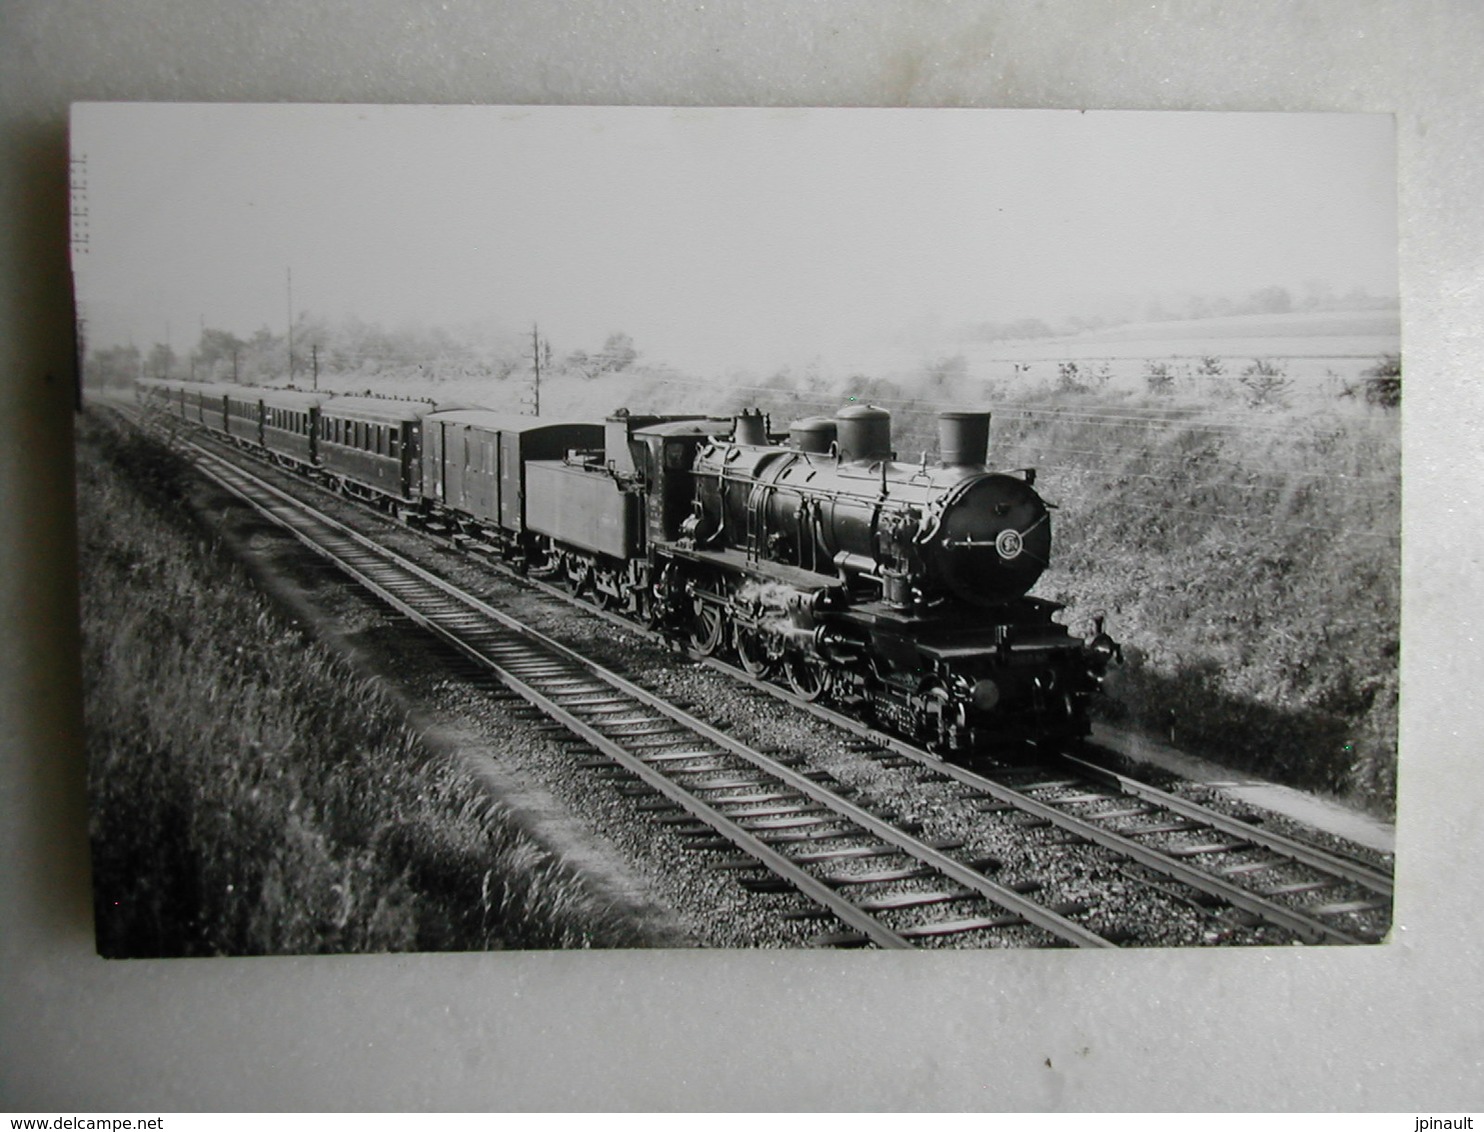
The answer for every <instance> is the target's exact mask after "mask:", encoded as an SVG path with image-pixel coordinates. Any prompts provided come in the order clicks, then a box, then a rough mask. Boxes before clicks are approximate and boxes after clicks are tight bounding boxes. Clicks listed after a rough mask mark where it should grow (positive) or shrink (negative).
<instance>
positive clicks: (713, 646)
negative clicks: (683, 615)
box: [690, 597, 726, 656]
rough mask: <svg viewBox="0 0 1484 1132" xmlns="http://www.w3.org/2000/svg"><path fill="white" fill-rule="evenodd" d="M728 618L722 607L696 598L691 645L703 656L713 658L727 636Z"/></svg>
mask: <svg viewBox="0 0 1484 1132" xmlns="http://www.w3.org/2000/svg"><path fill="white" fill-rule="evenodd" d="M725 629H726V617H725V615H724V614H723V613H722V610H721V607H720V606H718V605H713V604H712V603H711V602H709V601H706V600H704V599H703V598H701V597H697V598H695V619H694V620H693V621H692V622H691V629H690V643H691V644H692V645H693V646H694V647H695V650H696V651H697V652H698V653H700V654H701V655H702V656H712V655H713V654H714V653H715V652H716V650H717V649H719V648H720V647H721V642H722V639H723V638H724V637H725V636H726V633H725V632H724V630H725Z"/></svg>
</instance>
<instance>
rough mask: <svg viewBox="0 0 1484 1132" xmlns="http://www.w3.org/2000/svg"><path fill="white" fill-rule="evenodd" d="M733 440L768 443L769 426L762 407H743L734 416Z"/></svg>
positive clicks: (737, 441) (745, 442) (743, 442)
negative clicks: (765, 420) (764, 418)
mask: <svg viewBox="0 0 1484 1132" xmlns="http://www.w3.org/2000/svg"><path fill="white" fill-rule="evenodd" d="M732 442H733V443H734V444H767V443H768V426H767V424H766V423H765V422H764V420H763V414H762V410H761V409H743V410H742V411H741V412H740V413H738V414H737V415H736V417H735V418H733V424H732Z"/></svg>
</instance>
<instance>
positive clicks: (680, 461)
mask: <svg viewBox="0 0 1484 1132" xmlns="http://www.w3.org/2000/svg"><path fill="white" fill-rule="evenodd" d="M665 467H667V468H683V467H685V445H683V444H667V445H665Z"/></svg>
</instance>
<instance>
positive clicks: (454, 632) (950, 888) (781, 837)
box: [192, 444, 1391, 947]
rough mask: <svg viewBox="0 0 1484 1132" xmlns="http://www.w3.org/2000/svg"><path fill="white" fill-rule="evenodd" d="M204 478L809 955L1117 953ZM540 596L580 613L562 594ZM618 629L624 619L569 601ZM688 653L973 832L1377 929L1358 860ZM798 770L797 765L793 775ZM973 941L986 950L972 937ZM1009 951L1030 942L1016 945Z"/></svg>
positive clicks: (797, 780) (366, 551) (1170, 884)
mask: <svg viewBox="0 0 1484 1132" xmlns="http://www.w3.org/2000/svg"><path fill="white" fill-rule="evenodd" d="M192 447H193V448H194V449H195V451H196V453H197V454H198V463H200V464H202V465H203V470H204V471H206V472H207V473H208V474H209V475H211V476H212V477H213V478H215V479H216V480H217V481H218V482H219V483H222V484H223V486H226V487H228V488H229V489H230V490H232V491H234V492H235V493H236V494H238V495H240V496H242V497H243V498H244V499H246V500H247V501H248V502H249V503H251V504H252V506H254V507H255V508H257V509H258V510H259V511H260V512H262V513H263V514H264V515H266V516H268V517H269V518H271V519H273V520H274V521H275V522H277V523H279V524H280V525H282V526H284V527H285V528H286V529H288V530H290V531H292V532H293V533H294V535H295V536H296V537H297V538H299V539H300V541H302V542H304V543H305V544H306V545H308V546H310V547H312V548H313V549H314V550H315V551H316V552H317V553H319V554H320V555H322V556H324V557H325V558H327V559H329V560H330V561H332V562H334V563H335V564H336V565H337V566H338V567H339V568H340V569H342V570H344V571H345V572H346V573H347V574H349V575H350V576H352V577H354V578H355V579H356V580H357V581H359V582H360V583H361V584H362V585H363V586H364V587H365V588H367V589H368V590H370V591H371V592H372V593H375V594H376V595H377V596H378V597H380V598H381V599H382V600H383V601H385V602H386V603H387V604H389V605H390V606H391V607H392V608H394V609H396V610H397V611H398V612H399V613H401V614H403V615H404V616H406V617H407V618H409V619H410V620H412V621H413V622H415V623H417V624H419V625H421V626H422V627H424V628H425V629H427V630H429V631H430V632H432V633H433V634H434V635H436V636H437V637H439V638H440V639H442V640H443V641H445V642H446V643H447V644H449V645H451V646H453V647H454V648H455V649H457V650H458V651H459V652H461V653H462V654H464V655H465V656H467V657H469V658H470V659H471V660H473V661H475V662H476V663H478V664H480V665H483V666H485V667H487V668H488V669H490V670H491V671H493V672H494V673H495V674H496V676H497V677H498V678H499V680H500V681H501V682H502V683H503V684H504V685H505V687H506V688H507V689H508V690H509V693H510V694H511V695H514V696H518V697H520V698H521V699H523V700H525V701H526V702H528V703H529V704H531V705H532V706H533V708H535V709H536V710H538V711H540V712H542V713H544V714H545V715H547V716H549V717H550V718H552V719H553V720H556V721H557V722H559V723H560V724H561V725H562V726H563V727H564V728H566V730H567V731H569V732H570V733H571V734H572V735H573V736H575V737H576V738H577V739H578V740H580V742H581V743H582V744H583V745H584V747H585V748H586V754H585V755H584V756H583V757H582V758H580V759H579V760H578V762H579V765H581V766H582V767H584V769H586V770H588V771H590V772H592V773H595V774H608V775H616V776H619V777H620V778H621V779H622V781H621V782H620V783H619V786H620V787H621V788H622V789H624V791H625V792H629V793H634V794H637V795H639V796H640V801H639V805H640V807H641V809H642V810H643V811H645V812H646V813H648V814H649V815H650V817H651V820H654V821H657V822H661V823H664V824H666V825H669V826H670V827H671V828H672V830H673V831H674V832H676V833H677V834H679V835H680V836H682V837H684V838H686V839H687V841H688V842H689V844H690V845H691V846H692V847H694V848H698V849H702V850H708V851H711V852H713V853H716V854H723V853H729V854H732V855H731V856H726V857H718V859H716V860H715V861H714V865H715V867H717V868H722V869H727V870H732V871H735V872H736V873H737V875H738V877H739V879H740V880H741V881H742V883H743V884H744V885H745V886H746V887H748V888H751V889H753V890H754V891H758V892H779V891H787V892H794V893H798V894H800V895H801V896H803V897H804V898H806V899H807V901H808V906H807V907H804V908H799V907H792V908H786V909H785V910H784V911H783V914H784V915H785V916H788V917H791V918H799V919H803V918H810V917H820V918H830V919H832V920H833V922H834V927H833V928H832V929H829V930H825V931H823V932H821V933H820V934H819V935H818V936H817V937H816V938H815V942H817V943H820V944H826V945H834V946H855V945H875V946H880V947H911V946H919V945H921V944H922V943H923V942H924V941H930V940H937V939H943V938H947V937H952V936H966V935H972V934H973V933H987V935H988V936H993V935H994V934H995V933H997V932H1004V931H1014V930H1019V931H1021V932H1022V933H1028V936H1029V938H1028V939H1026V941H1025V943H1029V944H1032V945H1034V944H1036V943H1039V944H1041V945H1046V946H1054V945H1068V944H1071V945H1076V946H1084V947H1106V946H1114V945H1115V943H1116V941H1115V940H1113V939H1109V938H1106V937H1104V936H1100V935H1099V934H1098V933H1097V932H1095V931H1093V930H1092V929H1090V928H1089V927H1087V926H1086V925H1085V923H1083V922H1080V921H1084V920H1086V919H1088V918H1089V912H1090V911H1092V910H1091V909H1090V908H1088V907H1087V906H1085V905H1067V904H1063V905H1060V906H1048V905H1046V904H1043V903H1039V902H1037V901H1035V900H1033V899H1031V897H1030V895H1029V894H1028V893H1027V892H1026V891H1024V890H1023V889H1024V886H1008V885H1003V884H999V883H997V882H996V881H994V880H993V879H991V878H990V877H989V876H987V875H986V873H985V872H984V871H982V870H981V869H980V868H978V867H976V866H975V865H974V864H973V863H966V862H964V861H960V860H958V859H956V858H955V857H953V856H952V855H951V851H952V849H953V848H955V846H953V845H951V844H934V843H932V842H930V841H927V840H923V839H922V838H920V837H918V836H916V835H915V834H914V833H913V832H911V831H910V830H909V829H906V828H903V827H902V826H901V825H900V824H894V823H893V822H892V821H891V820H890V819H889V818H888V817H884V816H882V815H880V814H877V813H874V812H872V811H871V810H869V809H868V808H866V807H864V806H861V805H858V804H857V803H856V802H854V801H852V800H851V799H850V798H849V797H848V796H847V795H848V793H849V792H848V790H845V789H842V788H841V786H840V784H839V783H838V782H836V783H830V782H827V781H821V779H820V776H818V775H817V774H811V773H810V772H804V771H800V770H799V769H797V763H796V761H795V760H793V759H790V758H787V757H774V756H772V755H769V754H767V753H765V752H763V751H760V750H757V749H755V748H752V747H748V746H747V745H745V744H743V743H740V742H739V741H737V740H736V739H735V738H734V737H731V736H728V735H726V734H724V733H723V732H721V731H719V730H717V729H716V728H714V727H712V726H710V725H708V724H706V723H705V722H704V721H702V720H700V719H698V718H696V717H694V716H692V715H690V714H689V713H687V712H685V711H682V710H680V709H679V708H676V707H674V706H672V705H669V704H667V703H665V702H663V701H662V700H661V699H660V698H659V697H656V696H654V695H653V694H652V693H650V692H648V691H646V690H644V689H643V688H641V687H639V686H638V685H636V684H634V683H633V682H632V681H629V680H627V679H625V678H623V677H621V676H619V675H617V674H615V673H612V672H610V671H608V670H605V669H603V668H602V667H601V666H599V665H597V664H594V663H593V662H592V661H590V660H588V659H586V658H584V657H582V656H580V655H578V654H576V653H574V652H572V650H570V649H568V648H566V647H565V646H563V645H561V644H560V643H559V642H556V641H554V640H552V639H550V638H548V637H544V636H542V635H540V634H538V633H535V632H534V631H532V630H530V629H528V628H527V627H525V626H522V625H520V624H519V623H518V622H516V621H514V619H512V618H510V617H508V616H507V615H505V614H504V613H502V612H500V611H499V610H495V609H493V608H491V607H490V606H488V605H486V604H484V603H482V602H480V601H478V600H477V599H475V598H472V597H470V596H468V595H465V594H463V593H461V592H460V591H459V590H457V589H456V588H455V587H453V586H451V585H449V584H448V583H446V582H444V581H442V580H441V579H439V578H437V577H436V576H434V575H432V574H431V573H429V572H427V571H425V570H423V569H422V568H421V567H418V566H417V565H416V564H414V563H412V562H410V561H409V560H407V559H405V558H403V557H402V556H400V555H397V554H395V553H394V552H392V551H389V550H386V549H385V548H382V547H380V546H378V545H377V544H376V543H374V542H373V541H372V540H370V539H368V538H366V537H365V536H362V535H360V534H358V533H356V532H354V531H352V530H350V529H349V528H348V527H346V526H344V525H343V524H341V523H339V522H338V521H336V520H335V519H333V518H331V517H330V516H328V515H325V514H323V513H322V512H319V511H318V510H316V509H314V508H312V507H311V506H310V505H308V504H305V503H304V502H302V501H301V500H298V499H296V498H294V497H293V496H291V495H289V494H288V493H286V492H283V491H281V490H279V489H278V488H275V487H273V486H272V485H271V484H269V483H267V481H265V480H263V479H261V478H260V477H258V476H255V475H252V474H251V473H248V472H246V471H244V470H243V469H241V468H240V467H238V466H237V465H236V464H235V463H231V462H229V461H227V460H225V459H223V458H222V457H221V456H219V455H217V454H215V453H213V452H210V451H208V450H207V449H205V448H203V447H201V446H199V445H194V444H193V445H192ZM534 584H535V585H537V587H538V588H539V589H542V590H544V591H547V592H550V593H553V594H556V595H558V596H561V597H563V598H564V599H566V600H571V601H576V599H575V598H573V597H572V596H571V595H570V594H568V593H567V592H566V591H565V590H563V589H561V588H560V587H556V586H551V585H548V584H545V583H540V582H535V583H534ZM578 604H580V605H581V606H582V607H583V608H584V609H585V610H588V611H590V612H592V613H595V614H596V615H598V616H603V617H607V618H610V619H611V620H613V621H614V622H615V623H617V624H620V625H622V626H624V627H625V629H627V630H629V631H632V630H633V629H634V626H633V624H632V623H631V622H629V621H627V620H625V619H623V618H621V617H618V616H616V615H614V614H609V613H605V612H603V611H601V610H597V609H594V608H593V606H591V605H590V604H588V603H586V602H578ZM697 659H700V660H703V661H704V663H706V664H708V665H710V666H712V667H715V668H720V669H723V670H725V671H726V672H727V673H728V675H729V676H731V677H733V678H735V679H738V680H741V681H743V682H745V683H747V684H750V685H752V686H754V687H755V688H757V689H760V690H762V691H765V692H767V693H768V694H770V695H774V696H777V697H779V698H780V699H783V700H786V701H788V702H790V703H792V704H793V705H795V706H796V707H799V708H802V709H804V710H807V711H809V712H811V713H813V714H814V715H816V716H817V717H819V718H821V719H823V720H826V721H827V722H829V723H830V724H832V725H833V726H836V727H839V728H842V729H844V730H847V731H850V732H853V733H854V734H855V735H856V736H857V737H858V739H859V740H860V741H861V742H860V744H859V746H858V750H859V751H860V752H861V754H862V756H863V757H866V758H875V759H878V760H896V761H895V762H893V764H892V765H897V766H911V767H912V768H913V772H914V773H915V774H916V775H918V776H919V778H920V779H921V781H922V782H923V783H924V784H926V783H928V782H934V783H936V784H939V785H941V784H943V783H949V784H951V787H952V789H953V790H954V791H955V792H956V794H957V797H958V798H959V800H960V801H962V802H964V803H966V804H968V805H970V806H972V807H973V808H975V809H977V810H978V811H980V812H981V813H983V814H984V815H985V819H986V820H1002V821H1017V822H1021V823H1025V824H1027V826H1028V828H1046V827H1049V828H1054V829H1056V830H1058V831H1060V832H1061V833H1062V834H1063V835H1065V837H1066V838H1068V839H1070V840H1071V841H1073V842H1076V843H1080V844H1092V845H1097V846H1100V847H1101V848H1102V849H1103V850H1105V851H1106V852H1107V853H1109V854H1111V855H1112V857H1113V858H1114V859H1115V860H1116V861H1117V862H1118V867H1119V869H1120V870H1121V871H1122V872H1123V874H1124V875H1126V876H1127V877H1128V878H1129V879H1131V880H1133V881H1135V882H1137V883H1139V884H1142V885H1145V886H1148V887H1151V888H1154V889H1157V890H1160V891H1163V892H1165V893H1166V894H1167V895H1170V896H1171V897H1173V898H1175V899H1180V900H1184V901H1186V902H1188V903H1191V904H1193V905H1195V906H1196V907H1198V908H1200V909H1201V910H1203V911H1205V912H1207V913H1209V914H1211V915H1213V916H1221V915H1226V914H1228V913H1229V911H1230V910H1231V909H1236V910H1238V911H1239V913H1240V914H1241V915H1242V916H1243V917H1245V919H1246V922H1247V923H1249V924H1257V923H1262V924H1271V925H1276V926H1278V927H1280V928H1283V929H1285V930H1287V931H1289V932H1292V933H1293V934H1294V936H1295V937H1296V938H1298V939H1300V940H1302V941H1304V942H1309V943H1337V944H1359V943H1368V942H1375V941H1376V940H1377V939H1379V938H1380V937H1381V935H1383V934H1384V931H1385V926H1384V925H1385V923H1387V922H1389V915H1382V914H1381V913H1383V912H1387V913H1389V905H1390V900H1391V880H1390V877H1389V876H1387V875H1386V874H1385V873H1383V872H1381V871H1380V870H1377V869H1375V868H1372V867H1371V866H1369V865H1366V864H1364V863H1363V862H1359V861H1354V860H1351V859H1348V858H1345V857H1343V856H1340V855H1338V854H1334V853H1330V852H1327V851H1325V850H1321V849H1318V848H1317V847H1314V846H1311V845H1308V844H1306V843H1303V842H1300V841H1296V840H1294V839H1292V838H1288V837H1284V836H1282V835H1279V834H1276V833H1273V832H1271V831H1267V830H1263V829H1259V828H1257V827H1256V826H1254V825H1253V824H1251V823H1248V822H1242V821H1240V820H1238V819H1235V818H1231V817H1228V816H1226V815H1223V814H1221V813H1219V812H1217V811H1215V810H1212V809H1210V808H1209V807H1205V806H1200V805H1198V804H1196V803H1193V802H1190V801H1188V800H1186V799H1182V798H1179V797H1177V796H1175V795H1173V794H1169V793H1167V792H1164V791H1160V790H1158V789H1156V788H1154V787H1152V786H1149V785H1147V784H1144V783H1141V782H1138V781H1136V780H1134V779H1132V778H1129V777H1128V776H1125V775H1120V774H1117V773H1115V772H1112V771H1109V770H1107V769H1105V768H1103V767H1100V766H1097V765H1095V764H1094V763H1092V762H1089V761H1087V760H1085V759H1082V758H1079V757H1077V756H1076V755H1072V754H1065V753H1059V754H1054V755H1052V756H1049V757H1043V758H1040V759H1038V760H1037V762H1036V763H1035V764H1034V765H1031V766H1026V767H1020V768H1003V767H1002V768H996V769H994V770H989V771H977V770H971V769H969V768H966V767H962V766H958V765H955V764H950V763H944V762H942V761H941V760H940V759H938V758H937V757H936V756H934V755H931V754H930V753H928V752H927V751H925V750H923V749H921V748H919V747H916V746H915V745H913V744H911V743H907V742H905V741H903V740H900V739H896V738H893V737H890V736H886V735H882V734H880V733H877V732H874V731H872V730H871V729H870V728H868V727H866V726H865V725H863V724H861V723H859V722H858V721H856V720H854V719H852V718H850V717H848V716H844V715H842V714H840V713H839V712H836V711H834V710H833V709H831V708H829V707H828V706H827V705H824V704H821V703H818V702H808V701H804V700H803V699H801V698H800V697H798V696H795V695H793V694H792V693H790V692H788V691H786V690H784V689H782V688H780V687H778V686H777V685H774V684H772V683H770V682H768V681H763V680H758V679H756V678H755V677H753V676H751V675H749V674H747V673H746V672H745V671H743V670H742V669H740V668H737V667H733V666H731V665H729V664H726V663H725V662H724V661H722V660H720V659H718V658H716V657H707V658H700V657H698V658H697ZM791 764H793V765H791ZM976 938H983V937H976ZM1022 945H1025V944H1024V943H1023V944H1022Z"/></svg>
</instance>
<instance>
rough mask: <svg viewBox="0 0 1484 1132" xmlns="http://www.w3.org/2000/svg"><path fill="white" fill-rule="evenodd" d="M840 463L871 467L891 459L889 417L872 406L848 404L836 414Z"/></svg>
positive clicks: (888, 414)
mask: <svg viewBox="0 0 1484 1132" xmlns="http://www.w3.org/2000/svg"><path fill="white" fill-rule="evenodd" d="M835 425H836V429H837V432H838V435H839V448H838V451H839V453H840V460H841V461H842V462H843V463H846V464H873V463H875V462H876V461H878V460H890V459H891V414H890V413H888V412H887V411H886V410H885V409H878V408H877V407H876V406H875V405H847V406H846V407H845V408H843V409H841V410H840V411H839V412H838V413H836V414H835Z"/></svg>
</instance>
